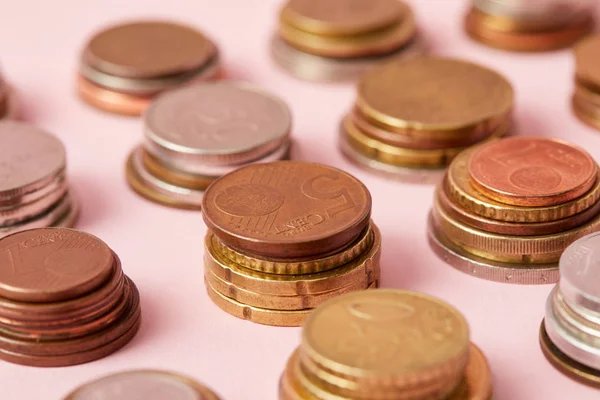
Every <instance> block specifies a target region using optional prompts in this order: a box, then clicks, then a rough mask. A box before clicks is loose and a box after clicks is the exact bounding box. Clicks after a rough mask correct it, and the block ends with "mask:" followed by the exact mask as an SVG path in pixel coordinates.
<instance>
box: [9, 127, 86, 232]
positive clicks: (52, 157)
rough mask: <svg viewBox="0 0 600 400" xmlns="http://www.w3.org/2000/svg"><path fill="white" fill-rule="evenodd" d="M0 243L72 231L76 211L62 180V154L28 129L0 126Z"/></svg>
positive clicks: (40, 134) (36, 131) (50, 138)
mask: <svg viewBox="0 0 600 400" xmlns="http://www.w3.org/2000/svg"><path fill="white" fill-rule="evenodd" d="M0 149H3V151H0V238H1V237H3V236H6V235H9V234H11V233H14V232H18V231H23V230H26V229H33V228H43V227H47V226H67V227H69V226H72V225H73V224H74V223H75V221H76V219H77V216H78V206H77V203H76V202H75V199H74V198H73V196H72V195H71V194H70V189H69V185H68V182H67V178H66V161H65V149H64V147H63V145H62V143H61V142H60V140H58V139H57V138H56V137H54V136H53V135H50V134H48V133H46V132H44V131H42V130H40V129H38V128H36V127H34V126H32V125H28V124H25V123H21V122H14V121H1V122H0Z"/></svg>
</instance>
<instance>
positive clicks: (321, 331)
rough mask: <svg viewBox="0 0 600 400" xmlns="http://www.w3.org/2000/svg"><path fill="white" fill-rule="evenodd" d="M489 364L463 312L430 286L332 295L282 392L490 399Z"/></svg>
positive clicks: (310, 396)
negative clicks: (435, 294)
mask: <svg viewBox="0 0 600 400" xmlns="http://www.w3.org/2000/svg"><path fill="white" fill-rule="evenodd" d="M491 395H492V382H491V374H490V369H489V366H488V364H487V361H486V359H485V356H484V355H483V354H482V353H481V351H480V350H479V349H478V348H477V347H476V346H475V345H474V344H472V343H470V341H469V328H468V326H467V322H466V321H465V319H464V317H463V316H462V315H461V314H460V313H459V312H458V311H457V310H456V309H454V308H453V307H451V306H450V305H448V304H446V303H444V302H442V301H440V300H438V299H436V298H434V297H431V296H428V295H425V294H421V293H416V292H409V291H403V290H381V289H379V290H371V291H368V292H360V293H351V294H346V295H344V296H340V297H337V298H335V299H332V300H329V301H327V302H326V303H324V304H323V305H321V306H320V307H318V308H317V309H316V310H315V311H314V312H313V313H312V314H311V315H310V317H308V319H307V320H306V323H305V324H304V327H303V330H302V343H301V345H300V347H298V348H297V349H296V351H295V352H294V353H293V354H292V356H291V357H290V359H289V361H288V363H287V367H286V369H285V371H284V373H283V375H282V377H281V380H280V385H279V399H280V400H299V399H307V400H317V399H414V400H426V399H427V400H438V399H440V400H441V399H446V400H466V399H477V400H489V399H490V398H491Z"/></svg>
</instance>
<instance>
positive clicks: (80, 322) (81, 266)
mask: <svg viewBox="0 0 600 400" xmlns="http://www.w3.org/2000/svg"><path fill="white" fill-rule="evenodd" d="M0 265H2V266H4V267H5V268H0V359H4V360H6V361H9V362H13V363H17V364H23V365H30V366H36V367H59V366H67V365H75V364H82V363H85V362H89V361H93V360H96V359H99V358H102V357H105V356H107V355H109V354H111V353H113V352H115V351H116V350H118V349H120V348H121V347H123V346H124V345H125V344H127V343H128V342H129V341H130V340H131V339H132V338H133V336H134V335H135V334H136V332H137V331H138V328H139V326H140V321H141V319H140V318H141V317H140V315H141V314H140V300H139V294H138V291H137V289H136V287H135V285H134V284H133V282H131V280H129V278H127V276H125V275H124V274H123V271H122V270H121V263H120V261H119V258H118V257H117V256H116V254H114V253H113V251H112V250H111V249H110V248H109V247H108V246H107V245H106V244H105V243H104V242H102V241H101V240H100V239H98V238H96V237H94V236H92V235H89V234H86V233H83V232H78V231H74V230H71V229H66V228H43V229H32V230H29V231H25V232H19V233H16V234H14V235H11V236H8V237H5V238H3V239H2V240H0Z"/></svg>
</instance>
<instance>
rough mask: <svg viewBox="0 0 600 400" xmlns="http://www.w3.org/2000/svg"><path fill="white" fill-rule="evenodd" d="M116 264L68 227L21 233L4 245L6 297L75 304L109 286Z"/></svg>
mask: <svg viewBox="0 0 600 400" xmlns="http://www.w3.org/2000/svg"><path fill="white" fill-rule="evenodd" d="M113 262H114V258H113V253H112V251H111V250H110V248H109V247H108V246H107V245H106V244H105V243H104V242H102V241H101V240H100V239H98V238H96V237H94V236H92V235H89V234H87V233H83V232H79V231H75V230H71V229H66V228H42V229H32V230H28V231H24V232H20V233H15V234H13V235H10V236H7V237H5V238H4V239H2V240H0V266H1V267H0V295H1V296H3V297H6V298H7V299H10V300H16V301H28V302H52V301H61V300H69V299H73V298H75V297H78V296H81V295H83V294H86V293H88V292H90V291H92V290H94V289H95V288H97V287H98V286H100V285H101V284H102V283H104V282H105V281H106V280H107V279H108V278H109V276H110V274H111V272H112V266H113Z"/></svg>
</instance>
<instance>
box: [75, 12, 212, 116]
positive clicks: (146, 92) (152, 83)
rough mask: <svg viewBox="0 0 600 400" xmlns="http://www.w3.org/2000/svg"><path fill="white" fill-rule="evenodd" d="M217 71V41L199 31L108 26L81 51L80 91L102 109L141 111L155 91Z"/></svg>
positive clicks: (152, 24)
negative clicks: (214, 41) (215, 42)
mask: <svg viewBox="0 0 600 400" xmlns="http://www.w3.org/2000/svg"><path fill="white" fill-rule="evenodd" d="M219 73H220V59H219V52H218V49H217V46H216V45H215V44H214V43H213V42H212V41H211V40H210V39H209V38H207V37H206V36H205V35H204V34H202V33H201V32H198V31H197V30H195V29H193V28H190V27H187V26H183V25H178V24H174V23H171V22H160V21H147V22H132V23H126V24H123V25H117V26H112V27H109V28H107V29H105V30H103V31H101V32H98V33H96V34H95V35H94V36H93V37H92V39H91V40H89V41H88V43H87V44H86V46H85V48H84V49H83V52H82V55H81V62H80V66H79V75H78V79H77V84H78V91H79V95H80V96H81V98H82V99H83V100H84V101H86V102H87V103H89V104H91V105H92V106H94V107H97V108H99V109H102V110H104V111H108V112H112V113H117V114H125V115H141V114H142V112H143V111H144V110H145V109H146V107H147V106H148V104H149V103H150V101H151V100H152V98H153V97H154V96H156V95H157V94H158V93H161V92H163V91H165V90H168V89H172V88H175V87H178V86H181V85H184V84H188V83H190V82H196V81H204V80H211V79H215V78H217V77H218V76H219Z"/></svg>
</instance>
